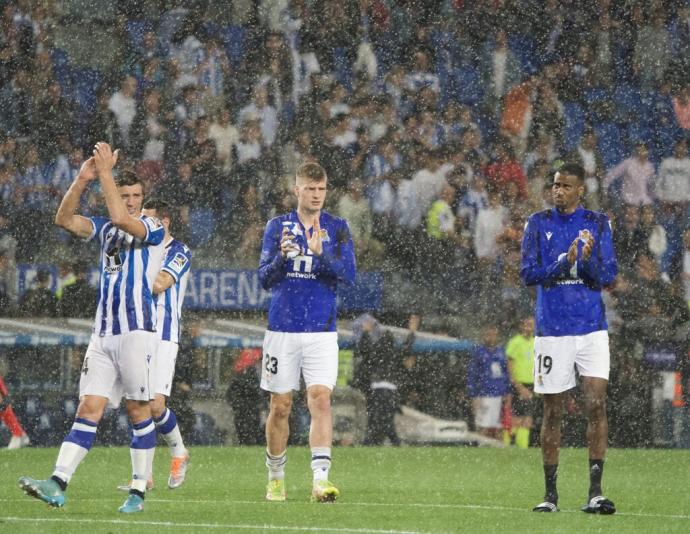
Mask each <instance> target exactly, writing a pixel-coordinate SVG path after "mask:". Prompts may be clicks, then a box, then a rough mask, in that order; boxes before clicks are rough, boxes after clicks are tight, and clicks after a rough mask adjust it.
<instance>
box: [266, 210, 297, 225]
mask: <svg viewBox="0 0 690 534" xmlns="http://www.w3.org/2000/svg"><path fill="white" fill-rule="evenodd" d="M293 213H294V212H292V211H290V212H288V213H282V214H280V215H276V216H275V217H272V218H270V219H269V220H268V222H267V223H266V229H269V228H276V227H281V226H282V225H283V223H284V222H288V221H291V220H293V217H292V214H293Z"/></svg>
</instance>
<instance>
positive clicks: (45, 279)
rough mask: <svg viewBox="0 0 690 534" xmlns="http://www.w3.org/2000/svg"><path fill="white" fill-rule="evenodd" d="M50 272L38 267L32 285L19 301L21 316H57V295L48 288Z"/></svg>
mask: <svg viewBox="0 0 690 534" xmlns="http://www.w3.org/2000/svg"><path fill="white" fill-rule="evenodd" d="M50 278H51V276H50V272H49V271H46V270H42V269H39V270H38V271H37V272H36V278H35V279H34V285H33V287H31V288H30V289H27V290H26V291H25V292H24V294H23V295H22V297H21V300H20V302H19V311H20V313H21V315H22V316H23V317H57V303H58V300H57V297H56V296H55V293H53V292H52V291H51V290H50V283H51V280H50Z"/></svg>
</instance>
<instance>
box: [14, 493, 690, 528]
mask: <svg viewBox="0 0 690 534" xmlns="http://www.w3.org/2000/svg"><path fill="white" fill-rule="evenodd" d="M79 500H80V501H103V500H106V499H79ZM19 501H26V499H25V498H24V499H22V498H16V499H0V502H19ZM146 502H152V503H161V504H182V503H184V504H242V505H246V504H250V505H251V504H254V505H259V506H275V505H274V504H273V503H269V502H267V501H263V500H262V501H228V500H226V499H217V500H213V499H152V498H148V499H146ZM293 504H299V502H296V501H293ZM302 504H307V503H306V502H304V503H302ZM335 506H337V507H339V508H340V507H343V506H346V507H349V506H353V507H354V506H361V507H364V508H366V507H372V508H374V507H386V508H400V507H402V508H446V509H459V510H497V511H501V510H502V511H505V512H531V509H530V508H520V507H517V506H499V505H491V504H455V503H454V504H443V503H399V504H398V503H385V502H347V501H338V503H337V504H336V505H335ZM561 512H564V513H566V514H568V513H581V512H580V510H579V509H573V510H564V509H561ZM615 515H617V516H626V517H627V516H630V517H650V518H659V519H686V520H687V519H690V515H687V514H652V513H644V512H616V514H615ZM0 519H1V518H0ZM372 532H373V531H372ZM377 532H378V531H377Z"/></svg>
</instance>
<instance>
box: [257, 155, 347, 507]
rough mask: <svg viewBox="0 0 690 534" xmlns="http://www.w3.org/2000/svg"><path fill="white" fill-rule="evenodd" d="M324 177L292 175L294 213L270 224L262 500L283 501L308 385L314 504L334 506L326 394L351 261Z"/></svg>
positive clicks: (318, 170) (264, 279) (265, 264)
mask: <svg viewBox="0 0 690 534" xmlns="http://www.w3.org/2000/svg"><path fill="white" fill-rule="evenodd" d="M326 185H327V177H326V172H325V171H324V169H323V168H322V167H321V166H320V165H319V164H317V163H305V164H303V165H300V166H299V167H298V169H297V171H296V176H295V187H294V192H295V195H296V196H297V209H296V210H294V211H292V212H291V213H288V214H286V215H281V216H279V217H275V218H273V219H271V220H270V221H268V224H267V225H266V230H265V232H264V238H263V246H262V249H261V260H260V265H259V279H260V280H261V284H262V286H263V287H264V288H265V289H267V290H271V291H272V298H271V304H270V307H269V312H268V328H267V330H266V335H265V337H264V343H263V370H262V376H261V388H262V389H264V390H267V391H269V392H270V393H271V400H270V408H269V414H268V419H267V421H266V466H267V467H268V486H267V489H266V499H268V500H269V501H284V500H285V481H284V478H285V471H284V467H285V462H286V449H287V441H288V434H289V428H288V417H289V415H290V408H291V406H292V392H293V390H298V389H299V386H300V374H301V375H302V376H303V377H304V382H305V384H306V387H307V406H308V408H309V413H310V414H311V428H310V431H309V446H310V447H311V468H312V471H313V486H312V494H311V495H312V500H313V501H318V502H329V501H334V500H336V499H337V497H338V496H339V494H340V492H339V491H338V489H337V488H336V487H335V486H334V485H333V484H332V483H331V482H329V480H328V472H329V469H330V467H331V442H332V437H333V417H332V414H331V392H332V390H333V387H334V386H335V383H336V378H337V375H338V333H337V331H336V289H337V286H338V284H339V283H353V282H354V279H355V271H356V267H355V256H354V252H353V245H352V237H351V235H350V229H349V227H348V225H347V222H346V221H345V220H344V219H340V218H338V217H334V216H332V215H330V214H328V213H326V212H325V211H322V208H323V204H324V201H325V199H326Z"/></svg>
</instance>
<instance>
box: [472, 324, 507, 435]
mask: <svg viewBox="0 0 690 534" xmlns="http://www.w3.org/2000/svg"><path fill="white" fill-rule="evenodd" d="M467 393H468V395H469V396H470V398H471V399H472V408H473V411H474V426H475V429H476V431H477V432H479V433H480V434H482V435H483V436H487V437H490V438H494V439H499V438H500V436H501V428H502V423H501V414H502V410H503V403H504V401H506V400H507V398H508V395H509V394H510V379H509V377H508V363H507V360H506V355H505V352H504V350H503V347H502V346H501V345H500V344H499V337H498V328H497V327H496V326H495V325H492V324H487V325H486V326H484V327H483V328H482V344H481V345H479V346H478V347H477V348H476V349H475V350H474V351H473V353H472V357H471V359H470V362H469V366H468V368H467Z"/></svg>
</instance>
